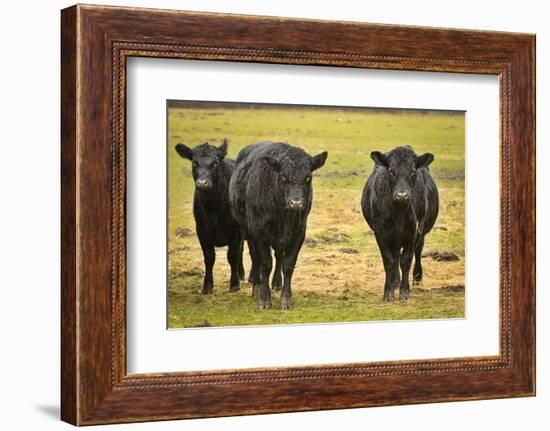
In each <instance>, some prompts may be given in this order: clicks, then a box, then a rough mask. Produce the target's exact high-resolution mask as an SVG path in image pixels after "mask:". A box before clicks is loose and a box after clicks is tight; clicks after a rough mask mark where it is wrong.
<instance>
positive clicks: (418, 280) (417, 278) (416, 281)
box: [413, 275, 422, 284]
mask: <svg viewBox="0 0 550 431" xmlns="http://www.w3.org/2000/svg"><path fill="white" fill-rule="evenodd" d="M413 283H414V284H420V283H422V275H414V276H413Z"/></svg>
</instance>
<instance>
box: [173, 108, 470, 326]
mask: <svg viewBox="0 0 550 431" xmlns="http://www.w3.org/2000/svg"><path fill="white" fill-rule="evenodd" d="M166 151H167V165H168V169H167V171H168V173H167V188H168V202H167V208H168V223H167V236H168V237H167V253H168V262H167V267H168V277H167V279H168V285H167V290H168V304H167V313H168V316H167V324H168V327H169V328H189V327H211V326H212V327H219V326H246V325H279V324H307V323H336V322H361V321H373V320H410V319H442V318H464V309H465V265H464V259H465V245H464V230H465V188H464V187H465V184H464V183H465V169H464V163H465V161H464V156H465V114H464V112H463V111H441V110H412V109H394V108H392V109H389V108H371V107H341V106H310V105H282V104H259V103H240V102H239V103H236V102H211V101H178V100H169V101H167V145H166ZM411 268H412V271H411Z"/></svg>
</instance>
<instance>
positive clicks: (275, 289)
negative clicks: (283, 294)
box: [271, 284, 283, 292]
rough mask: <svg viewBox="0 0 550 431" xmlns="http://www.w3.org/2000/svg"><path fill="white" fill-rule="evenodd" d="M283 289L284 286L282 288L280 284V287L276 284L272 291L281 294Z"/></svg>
mask: <svg viewBox="0 0 550 431" xmlns="http://www.w3.org/2000/svg"><path fill="white" fill-rule="evenodd" d="M282 287H283V286H281V285H280V284H279V285H277V284H274V285H272V286H271V290H273V291H274V292H280V291H281V289H282Z"/></svg>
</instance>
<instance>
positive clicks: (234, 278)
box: [227, 238, 242, 292]
mask: <svg viewBox="0 0 550 431" xmlns="http://www.w3.org/2000/svg"><path fill="white" fill-rule="evenodd" d="M241 259H242V243H241V241H240V238H237V239H235V240H234V241H232V242H231V243H229V247H228V249H227V261H228V262H229V266H230V267H231V280H230V281H229V291H230V292H237V291H238V290H240V288H241V285H240V277H239V270H240V266H241V265H242V261H241Z"/></svg>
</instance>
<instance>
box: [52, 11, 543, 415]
mask: <svg viewBox="0 0 550 431" xmlns="http://www.w3.org/2000/svg"><path fill="white" fill-rule="evenodd" d="M61 18H62V19H61V53H62V55H61V80H62V81H61V82H62V92H61V107H62V109H61V129H62V133H61V140H62V146H61V170H62V172H61V190H62V200H61V205H62V216H61V225H62V238H61V253H62V256H61V257H62V285H61V293H62V294H61V308H62V323H61V339H62V343H61V357H62V362H61V367H62V368H61V376H62V377H61V417H62V419H63V420H65V421H67V422H70V423H72V424H75V425H88V424H101V423H114V422H137V421H148V420H162V419H177V418H192V417H209V416H229V415H242V414H257V413H273V412H289V411H306V410H321V409H340V408H352V407H366V406H381V405H390V404H413V403H426V402H441V401H451V400H452V401H454V400H473V399H482V398H484V399H487V398H502V397H512V396H531V395H534V394H535V36H534V35H528V34H512V33H501V32H486V31H470V30H449V29H437V28H423V27H402V26H391V25H376V24H363V23H353V22H331V21H314V20H297V19H286V18H275V17H255V16H242V15H220V14H211V13H196V12H178V11H167V10H154V9H133V8H119V7H103V6H82V5H77V6H73V7H70V8H68V9H64V10H63V11H62V14H61ZM131 56H140V57H165V58H185V59H198V60H223V61H240V62H255V63H256V62H257V63H285V64H301V65H331V66H342V67H356V68H376V69H394V70H395V69H401V70H419V71H442V72H462V73H481V74H494V75H498V76H499V77H500V106H501V112H500V114H501V219H500V225H501V250H500V255H501V262H500V265H501V280H500V292H501V295H500V298H501V301H500V316H501V319H500V320H501V324H500V354H499V355H498V356H495V357H464V358H443V359H436V360H423V361H400V362H395V361H393V362H381V363H354V364H339V365H327V366H304V367H291V368H267V369H244V370H227V371H204V372H180V373H159V374H139V375H138V374H130V375H128V374H127V373H126V351H125V336H126V327H125V325H126V323H125V297H126V285H125V190H126V183H125V181H126V175H125V152H126V138H125V115H126V114H125V100H126V59H127V58H128V57H131ZM495 222H497V220H495ZM495 252H496V250H495Z"/></svg>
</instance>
